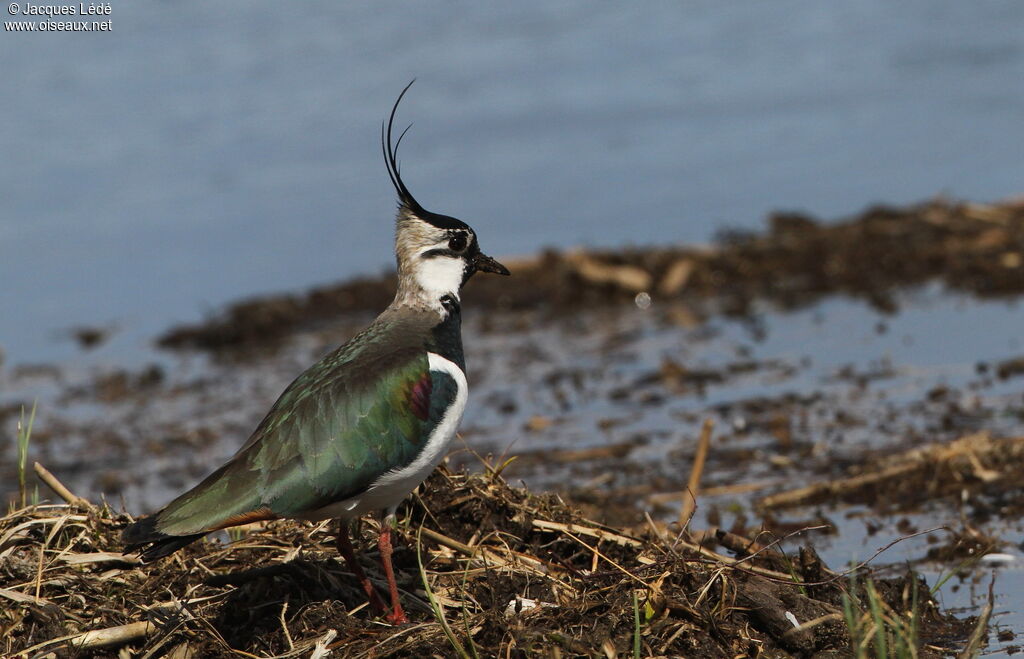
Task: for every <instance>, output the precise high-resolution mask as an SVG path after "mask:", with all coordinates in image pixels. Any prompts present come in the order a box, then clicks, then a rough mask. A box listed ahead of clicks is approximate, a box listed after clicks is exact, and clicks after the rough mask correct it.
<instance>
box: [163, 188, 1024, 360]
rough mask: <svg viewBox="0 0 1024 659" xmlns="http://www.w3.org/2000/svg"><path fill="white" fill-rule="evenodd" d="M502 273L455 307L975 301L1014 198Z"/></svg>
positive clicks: (386, 295) (372, 282)
mask: <svg viewBox="0 0 1024 659" xmlns="http://www.w3.org/2000/svg"><path fill="white" fill-rule="evenodd" d="M510 267H511V268H512V270H513V271H514V274H515V276H514V277H512V278H510V279H508V280H496V279H493V278H486V277H477V278H476V280H475V281H473V283H472V285H471V286H469V287H467V289H466V291H465V292H464V301H465V306H466V308H468V309H479V310H482V311H488V312H495V311H503V312H509V311H511V312H515V311H537V310H543V311H544V312H547V313H553V314H558V313H574V312H576V311H578V310H580V309H592V308H594V307H600V306H608V305H617V304H622V303H623V302H628V301H631V300H636V299H637V296H638V295H644V294H646V295H647V296H649V299H650V300H651V301H654V302H672V301H679V302H684V303H693V304H697V303H700V302H707V301H713V302H714V303H715V308H716V310H718V311H720V312H722V313H726V314H735V315H743V314H749V313H750V311H751V307H752V305H753V304H754V303H755V302H759V301H767V302H770V303H772V304H775V305H778V306H780V307H782V308H787V309H793V308H799V307H804V306H808V305H811V304H814V303H815V302H816V301H818V300H820V299H821V298H822V297H824V296H828V295H836V294H842V295H848V296H851V297H855V298H861V299H865V300H867V301H869V302H870V304H871V305H872V306H874V307H876V308H877V309H880V310H883V311H886V312H892V311H895V308H896V305H897V302H896V301H895V299H894V296H893V293H894V291H895V289H899V288H901V287H908V286H917V285H921V284H924V283H926V282H929V281H939V282H941V283H942V284H943V285H944V286H945V287H947V288H948V289H949V290H953V291H962V292H966V293H971V294H973V295H978V296H1004V297H1009V296H1015V295H1019V294H1020V293H1021V292H1024V276H1022V273H1024V203H1018V202H1011V203H1003V204H977V203H955V202H951V201H947V200H943V199H937V200H934V201H931V202H928V203H924V204H920V205H918V206H912V207H909V208H890V207H885V206H878V207H874V208H871V209H869V210H867V211H865V212H864V213H862V214H860V215H857V216H855V217H852V218H848V219H844V220H840V221H837V222H827V223H826V222H823V221H822V220H820V219H818V218H814V217H811V216H807V215H801V214H795V213H790V214H775V215H772V216H770V217H769V218H768V227H767V229H766V230H765V231H764V232H761V233H753V232H749V233H743V232H730V231H726V232H724V233H723V234H722V235H721V237H720V239H719V241H718V243H717V244H715V245H713V246H710V247H706V248H697V247H687V246H679V247H665V248H647V249H639V248H637V249H624V250H615V251H612V250H595V251H589V250H588V251H584V250H577V251H565V252H563V251H558V250H547V251H545V252H544V253H543V254H541V255H539V256H537V257H534V258H527V259H518V260H515V261H510ZM393 293H394V278H393V277H392V276H383V277H376V278H360V279H356V280H353V281H349V282H343V283H339V284H336V285H331V286H325V287H321V288H316V289H313V290H311V291H309V292H308V293H304V294H290V295H277V296H268V297H261V298H257V299H253V300H247V301H243V302H239V303H237V304H234V305H231V306H230V307H228V308H227V309H226V310H224V311H223V312H222V313H220V314H217V315H215V316H213V317H212V318H210V319H208V320H207V321H206V322H204V323H202V324H198V325H183V326H179V327H175V328H172V329H170V330H168V331H167V332H166V333H164V334H163V335H162V336H161V337H160V338H159V339H158V343H159V345H160V346H161V347H165V348H176V349H177V348H199V349H204V350H212V351H216V350H219V349H224V348H232V347H239V346H242V347H244V346H251V345H257V344H260V343H265V342H269V341H273V340H277V339H280V338H281V337H282V336H285V335H287V334H288V333H290V332H294V331H296V330H299V329H301V328H302V327H305V326H308V325H309V324H311V323H317V322H329V321H331V320H332V319H334V318H337V317H340V316H343V315H345V314H353V313H360V312H365V313H373V312H377V311H379V310H380V309H382V308H384V307H385V306H386V305H387V304H388V303H389V302H390V301H391V297H392V295H393ZM641 300H643V298H641ZM642 303H644V304H646V302H642ZM700 306H704V305H700Z"/></svg>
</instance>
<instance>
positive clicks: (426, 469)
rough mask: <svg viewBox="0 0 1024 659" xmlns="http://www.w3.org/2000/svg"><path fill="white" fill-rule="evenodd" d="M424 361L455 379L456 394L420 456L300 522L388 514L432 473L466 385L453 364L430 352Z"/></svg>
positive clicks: (444, 449)
mask: <svg viewBox="0 0 1024 659" xmlns="http://www.w3.org/2000/svg"><path fill="white" fill-rule="evenodd" d="M427 360H428V363H429V364H430V370H431V371H440V372H441V373H447V374H448V375H450V376H451V377H452V379H454V380H455V384H456V387H457V391H456V394H455V400H454V401H453V402H452V404H451V406H450V407H449V408H448V411H447V412H445V413H444V416H443V417H442V418H441V421H440V423H438V424H437V426H436V427H435V428H434V431H433V432H432V433H430V437H428V438H427V443H426V446H424V447H423V450H422V451H421V452H420V454H419V455H418V456H416V459H415V460H413V461H412V462H410V463H409V464H407V465H406V466H404V467H402V468H400V469H392V470H391V471H389V472H387V473H385V474H383V475H382V476H381V477H380V478H378V479H377V480H376V481H374V482H373V484H372V485H370V487H369V488H368V489H367V490H366V491H365V492H363V493H361V494H359V495H358V496H355V497H352V498H351V499H345V500H344V501H338V502H337V503H332V504H331V505H329V506H324V507H323V508H319V509H317V510H314V511H311V512H309V513H307V514H306V515H303V516H302V518H303V519H308V520H312V521H314V522H316V521H320V520H323V519H331V518H334V517H340V518H341V519H352V518H355V517H359V516H361V515H363V514H365V513H369V512H373V511H375V510H387V511H388V512H391V511H392V510H393V509H394V508H396V507H397V506H398V504H400V503H401V502H402V500H403V499H405V497H407V496H408V495H409V493H410V492H412V491H413V490H414V489H416V486H417V485H419V484H420V483H422V482H423V481H424V480H425V479H426V477H427V476H429V475H430V473H431V472H432V471H434V468H435V467H437V465H438V463H439V462H441V460H442V459H444V456H445V455H447V454H448V445H449V444H450V443H451V441H452V439H453V438H454V437H455V431H456V429H457V428H458V427H459V422H460V421H461V420H462V413H463V412H464V411H465V409H466V398H467V397H468V395H469V385H468V384H467V383H466V374H465V373H463V372H462V369H460V368H459V367H458V366H456V365H455V363H454V362H452V361H450V360H448V359H445V358H444V357H442V356H440V355H437V354H435V353H432V352H431V353H427Z"/></svg>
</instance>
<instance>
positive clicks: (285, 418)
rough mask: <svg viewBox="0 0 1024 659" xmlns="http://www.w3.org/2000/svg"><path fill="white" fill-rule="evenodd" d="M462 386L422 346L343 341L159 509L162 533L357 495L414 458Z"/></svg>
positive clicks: (296, 510)
mask: <svg viewBox="0 0 1024 659" xmlns="http://www.w3.org/2000/svg"><path fill="white" fill-rule="evenodd" d="M354 342H355V341H354ZM372 344H377V345H379V342H372ZM350 345H351V344H350ZM456 391H457V385H456V384H455V382H454V380H453V379H452V378H451V376H449V375H447V374H445V373H440V372H436V371H435V372H431V371H430V370H429V365H428V361H427V353H426V351H425V350H424V349H423V347H405V348H399V349H397V350H390V351H385V350H379V349H373V345H370V346H364V347H363V348H362V349H360V348H358V347H357V348H356V349H354V350H353V349H352V348H351V347H350V346H344V347H342V348H341V349H339V350H338V351H335V353H332V354H331V355H328V356H327V357H326V358H324V359H323V360H322V361H321V362H319V363H317V364H315V365H314V366H312V367H310V369H309V370H307V371H306V372H305V373H303V374H302V375H301V376H300V377H299V378H298V379H296V381H295V382H293V383H292V384H291V385H290V386H289V387H288V388H287V389H286V390H285V391H284V393H282V394H281V397H280V398H279V399H278V401H277V402H276V403H275V404H274V406H273V408H272V409H271V410H270V412H269V413H268V414H267V416H266V417H265V418H264V420H263V421H262V422H261V423H260V425H259V427H258V428H257V429H256V431H255V432H254V433H253V435H252V437H251V438H250V439H249V441H248V442H246V444H245V446H243V447H242V449H241V450H240V451H239V452H238V453H237V454H236V455H235V457H234V458H232V460H231V461H230V462H229V463H228V464H226V465H224V466H223V467H222V468H220V469H218V470H217V471H216V472H214V473H213V474H211V475H210V477H208V478H207V479H206V480H204V481H203V482H202V483H200V484H199V485H198V486H196V487H195V488H194V489H192V490H190V491H189V492H187V493H185V494H183V495H182V496H180V497H178V499H176V500H174V501H173V502H171V503H170V504H169V505H168V506H167V507H166V508H165V509H164V510H163V511H161V512H160V513H159V521H158V523H157V529H158V530H159V531H160V532H162V533H166V534H171V535H184V534H190V533H197V532H201V531H206V530H212V529H216V528H224V527H226V526H232V525H234V524H239V523H244V522H246V521H249V520H253V519H266V518H270V517H287V516H292V515H300V514H302V513H304V512H308V511H310V510H315V509H317V508H320V507H322V506H325V505H328V504H330V503H333V502H336V501H341V500H344V499H347V498H349V497H352V496H355V495H357V494H359V493H360V492H362V491H364V490H365V489H366V488H367V487H369V485H370V484H371V483H373V481H375V480H376V479H377V478H378V477H379V476H380V475H382V474H383V473H385V472H387V471H389V470H391V469H396V468H401V467H403V466H405V465H407V464H409V463H410V462H411V461H412V460H413V459H415V457H416V455H417V454H418V453H419V451H420V450H421V449H422V447H423V445H424V444H425V443H426V441H427V438H428V437H429V436H430V431H431V430H432V429H433V428H434V427H435V426H436V425H437V423H438V422H439V421H440V419H441V418H442V417H443V415H444V412H445V410H446V409H447V407H448V405H450V404H451V402H452V400H454V398H455V394H456Z"/></svg>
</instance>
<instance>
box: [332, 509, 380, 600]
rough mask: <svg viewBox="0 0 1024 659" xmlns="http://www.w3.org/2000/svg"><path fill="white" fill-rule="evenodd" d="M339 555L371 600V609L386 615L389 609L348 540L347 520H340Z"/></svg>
mask: <svg viewBox="0 0 1024 659" xmlns="http://www.w3.org/2000/svg"><path fill="white" fill-rule="evenodd" d="M338 553H339V554H341V556H342V558H344V559H345V563H346V564H348V569H349V570H350V571H351V572H352V574H354V575H356V579H358V580H359V583H360V584H361V585H362V586H363V590H364V591H365V592H366V597H367V599H369V600H370V607H371V608H372V609H373V610H374V612H375V613H384V612H385V611H387V610H388V607H387V606H385V605H384V600H382V599H381V598H380V595H378V594H377V589H375V588H374V587H373V584H372V583H370V580H369V579H368V578H367V577H366V573H365V572H363V568H362V566H361V565H359V561H357V560H356V552H355V550H354V549H353V548H352V541H351V540H349V538H348V522H346V521H345V520H338Z"/></svg>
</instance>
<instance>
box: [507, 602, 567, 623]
mask: <svg viewBox="0 0 1024 659" xmlns="http://www.w3.org/2000/svg"><path fill="white" fill-rule="evenodd" d="M538 606H542V607H553V606H556V605H555V604H552V603H551V602H538V601H537V600H532V599H530V598H529V597H513V598H512V599H511V600H509V603H508V606H506V607H505V617H506V618H511V617H512V616H514V615H518V614H520V613H524V612H526V611H529V610H530V609H535V608H537V607H538Z"/></svg>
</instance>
